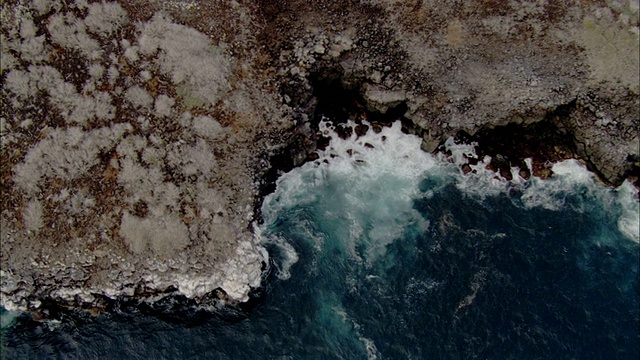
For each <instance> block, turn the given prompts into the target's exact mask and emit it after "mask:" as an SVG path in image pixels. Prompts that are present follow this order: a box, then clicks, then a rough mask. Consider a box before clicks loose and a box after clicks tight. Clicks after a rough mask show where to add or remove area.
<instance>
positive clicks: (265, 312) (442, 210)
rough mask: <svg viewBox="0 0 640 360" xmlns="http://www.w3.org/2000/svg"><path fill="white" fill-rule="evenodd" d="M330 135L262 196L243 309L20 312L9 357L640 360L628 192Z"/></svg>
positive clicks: (561, 171)
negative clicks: (266, 269)
mask: <svg viewBox="0 0 640 360" xmlns="http://www.w3.org/2000/svg"><path fill="white" fill-rule="evenodd" d="M322 126H323V129H324V131H325V132H326V134H327V135H333V138H334V140H333V141H332V143H331V146H330V147H329V148H328V149H327V150H325V151H322V152H321V153H320V159H318V160H317V161H315V162H313V163H307V164H305V165H304V166H302V167H300V168H297V169H294V170H293V171H291V172H290V173H287V174H285V175H284V176H282V177H281V178H280V179H279V181H278V187H277V190H276V192H275V193H274V194H272V195H270V196H268V197H267V198H266V199H265V202H264V205H263V209H262V212H263V217H264V224H262V225H260V227H259V228H260V231H261V234H260V236H261V237H262V239H263V242H264V244H265V246H266V247H267V248H268V250H269V254H270V256H271V259H270V262H271V268H270V273H271V276H270V277H269V279H267V280H266V281H265V284H264V285H265V287H264V289H263V291H262V292H263V295H262V297H261V298H260V299H259V302H258V304H257V305H256V307H255V308H254V309H253V310H252V311H250V312H248V313H247V314H232V316H229V314H226V315H225V316H217V315H213V316H206V317H205V316H203V317H202V319H201V321H195V322H194V321H193V316H191V317H190V321H181V320H180V316H173V317H171V318H170V319H167V318H165V317H159V316H156V315H151V314H149V312H145V311H143V310H141V309H136V308H133V309H131V308H130V309H128V310H127V311H118V312H114V313H111V314H105V315H101V316H98V317H92V316H89V315H79V316H75V317H74V316H67V317H65V318H63V319H62V321H60V322H55V323H53V322H49V323H37V322H34V321H32V320H30V319H29V318H28V316H26V315H22V316H20V317H19V318H18V319H15V320H13V321H12V325H6V326H5V324H3V334H2V343H3V349H2V355H3V357H4V358H8V359H13V358H25V359H26V358H29V359H33V358H78V359H87V358H127V359H151V358H154V359H155V358H206V359H365V358H378V359H441V358H442V359H459V358H483V359H485V358H488V359H502V358H518V359H538V358H545V359H552V358H553V359H556V358H598V359H637V358H638V357H639V355H640V338H639V327H640V312H639V310H638V309H639V307H640V303H639V302H640V300H639V298H640V282H639V277H638V265H639V246H638V240H639V239H638V231H639V230H638V216H639V213H638V211H639V210H638V200H637V198H636V196H637V195H636V191H635V189H633V188H632V186H631V185H629V184H628V183H625V184H624V185H622V186H621V187H619V188H617V189H611V188H607V187H604V186H602V185H600V184H599V183H598V182H597V181H596V180H595V179H594V178H593V176H592V175H591V174H590V173H588V172H587V170H586V169H585V168H584V167H583V166H582V165H580V164H579V163H578V162H576V161H573V160H570V161H565V162H563V163H560V164H556V165H554V166H553V171H554V173H555V175H554V176H553V177H552V178H551V179H549V180H545V181H541V180H538V179H529V180H524V179H520V178H518V177H517V176H515V177H514V178H515V180H513V181H506V180H504V179H501V178H496V175H495V174H493V173H491V172H489V171H487V170H484V169H483V163H486V161H487V159H485V161H484V162H480V164H478V165H477V166H473V168H474V170H475V173H470V174H467V175H463V174H462V172H461V171H460V168H459V165H460V164H461V163H463V162H465V159H464V157H465V154H466V155H467V156H472V155H473V151H472V149H471V147H470V146H465V145H456V144H455V143H453V142H452V141H449V142H448V143H447V147H448V149H449V151H450V152H451V153H452V156H450V157H446V156H444V155H440V156H437V157H436V156H432V155H429V154H425V153H423V152H421V151H420V150H419V145H420V142H419V139H417V138H414V137H412V136H409V135H405V134H402V132H401V131H400V125H399V124H395V125H394V126H393V127H392V128H385V129H383V132H382V133H380V134H374V133H372V132H370V133H368V134H367V135H365V136H363V137H361V138H359V139H356V138H355V135H354V136H353V138H352V139H350V140H339V139H338V138H337V137H336V136H335V134H333V133H332V131H331V128H330V127H329V126H328V125H327V124H324V123H323V124H322ZM517 173H518V172H517V169H514V174H517ZM4 319H7V317H6V316H5V318H4Z"/></svg>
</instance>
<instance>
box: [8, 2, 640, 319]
mask: <svg viewBox="0 0 640 360" xmlns="http://www.w3.org/2000/svg"><path fill="white" fill-rule="evenodd" d="M638 16H639V10H638V1H637V0H629V1H610V2H601V1H557V0H541V1H534V2H530V1H490V0H482V1H481V0H477V1H453V0H451V1H429V0H418V1H415V0H411V1H409V0H407V1H402V0H386V1H385V0H368V1H365V0H362V1H355V0H333V1H329V0H319V1H313V2H308V1H302V0H276V1H258V2H254V1H248V0H239V1H200V0H185V1H160V0H156V1H139V0H119V1H117V2H94V1H86V0H76V1H75V2H73V1H70V2H58V1H49V0H33V1H30V0H22V1H20V0H14V1H5V2H4V3H3V4H2V19H1V20H2V21H1V23H2V26H1V34H0V36H1V39H0V40H1V41H2V52H1V58H0V60H1V61H0V65H1V71H2V75H1V77H0V83H1V84H2V90H1V93H0V100H1V101H2V110H1V114H0V115H1V116H0V134H1V136H2V146H1V148H0V152H1V154H0V155H1V157H2V163H1V166H0V181H1V188H0V195H1V196H2V203H1V205H0V206H1V208H0V212H1V215H0V221H1V223H0V225H1V230H0V236H1V241H2V245H1V249H2V252H1V254H0V265H1V266H2V284H1V288H0V290H1V293H2V304H3V306H5V307H20V308H31V309H35V308H37V307H38V306H39V305H40V303H41V300H42V299H53V300H55V301H58V302H62V303H67V304H71V305H74V304H75V305H76V306H86V305H87V304H89V305H91V304H93V305H96V302H97V301H98V299H102V298H104V297H106V298H115V297H119V296H151V294H154V293H165V292H168V293H181V294H183V295H186V296H188V297H192V298H199V297H203V296H206V294H210V293H212V292H213V291H214V290H216V289H222V290H223V291H224V294H225V295H220V297H221V298H225V299H227V300H232V301H244V300H246V299H247V297H248V294H249V291H250V289H251V288H252V287H257V286H259V284H260V279H261V273H262V270H263V267H264V265H265V262H266V261H267V255H266V253H265V251H264V249H262V247H261V246H260V244H259V239H258V238H257V237H256V236H255V234H253V232H252V228H251V223H252V221H254V220H256V217H258V216H259V214H257V213H256V212H255V210H256V209H257V208H259V204H260V201H261V196H262V195H263V194H264V193H265V192H267V191H269V189H270V188H271V187H272V183H271V182H272V181H273V180H274V179H275V177H276V176H277V174H278V171H282V170H286V169H289V168H291V167H293V166H297V165H300V164H301V163H303V162H304V161H305V160H306V159H307V158H308V157H309V156H312V154H313V151H314V150H315V148H316V146H317V144H318V141H320V142H322V141H325V139H322V138H318V137H317V135H316V127H317V122H318V120H319V117H320V116H331V117H335V118H340V117H347V116H351V117H359V116H366V117H369V118H372V119H377V120H380V121H388V120H392V119H402V120H403V123H404V124H405V125H406V128H407V130H408V131H412V132H414V133H416V134H417V135H419V136H421V137H422V138H423V149H424V150H426V151H434V150H436V148H437V147H438V145H439V144H441V143H442V142H443V141H444V140H445V139H446V138H448V137H450V136H454V135H458V134H460V133H463V134H466V135H468V136H480V137H482V136H486V137H487V138H491V137H490V136H488V135H486V134H488V133H491V132H492V131H493V130H492V129H496V131H495V132H494V133H493V134H494V135H495V134H503V135H502V136H503V137H506V138H508V137H510V136H511V135H510V134H516V133H518V134H520V135H521V134H522V133H524V134H525V135H526V133H527V131H529V130H531V131H535V133H539V134H545V137H544V138H545V139H547V138H548V139H552V138H553V139H560V138H561V139H562V144H563V145H562V146H559V147H558V146H556V145H557V144H556V143H554V145H553V146H556V148H557V149H559V150H557V151H556V152H555V153H554V152H553V151H552V149H546V150H544V151H541V152H539V154H548V159H547V160H553V159H554V158H561V157H564V156H578V157H580V158H581V159H583V160H584V161H585V162H587V163H588V164H589V166H590V167H591V168H592V169H593V170H594V171H595V172H597V173H598V174H599V175H600V177H601V178H602V179H603V180H604V181H606V182H609V183H611V184H619V183H620V182H622V181H623V180H624V179H625V178H626V177H627V176H628V175H629V174H631V173H634V172H636V173H637V172H638V168H639V166H640V164H639V161H640V157H639V149H638V146H639V145H638V144H639V141H640V140H639V137H638V128H639V125H640V124H639V123H640V114H639V111H640V95H639V93H640V79H639V75H638V70H637V69H638V68H639V66H640V60H639V57H640V52H639V46H638V39H639V37H638V36H639V35H638V34H639V32H638V29H639V27H638V26H639V20H638ZM507 125H509V126H507ZM514 127H515V128H516V130H515V131H514V132H513V133H510V132H509V131H511V130H510V129H514ZM543 128H544V129H543ZM505 129H506V130H505ZM534 129H535V130H534ZM360 130H362V129H360ZM355 131H359V130H358V129H355ZM556 133H557V137H556V135H555V134H556ZM520 135H518V136H519V137H518V139H522V140H521V141H520V140H519V144H518V146H516V149H514V148H511V149H510V150H504V148H501V147H499V146H494V147H491V148H492V149H493V150H495V151H498V152H501V151H502V152H504V151H511V152H514V151H516V152H517V151H518V150H517V149H518V148H526V147H527V141H528V140H527V139H531V137H527V136H520ZM492 136H493V135H492ZM513 136H515V135H513ZM504 143H508V142H504ZM535 146H536V147H541V146H544V144H541V142H540V141H537V143H536V145H535ZM550 147H552V146H551V145H550ZM496 149H497V150H496ZM525 152H526V151H525ZM554 154H555V155H554ZM493 155H500V154H493ZM503 155H505V156H503V157H501V158H500V159H503V160H504V159H507V160H505V161H507V165H508V163H509V161H511V160H509V157H508V156H506V154H503ZM545 157H546V155H545V156H543V157H541V159H540V161H542V160H544V158H545ZM514 159H515V158H514ZM513 161H521V160H513ZM531 170H534V174H535V169H531ZM217 293H219V294H223V292H222V291H218V292H217Z"/></svg>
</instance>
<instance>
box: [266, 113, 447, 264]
mask: <svg viewBox="0 0 640 360" xmlns="http://www.w3.org/2000/svg"><path fill="white" fill-rule="evenodd" d="M347 125H348V126H355V123H353V122H349V123H348V124H347ZM320 131H321V132H323V133H324V135H325V136H330V137H331V138H332V140H331V142H330V145H329V146H328V147H327V148H326V149H325V150H321V151H318V155H319V159H318V160H316V161H314V162H310V163H307V164H305V165H303V166H302V167H300V168H298V169H295V170H293V171H291V172H289V173H287V174H285V175H283V176H282V177H281V178H280V179H279V180H278V182H277V185H278V188H277V190H276V192H275V193H274V194H272V195H269V196H267V198H266V199H265V202H264V206H263V216H264V219H265V224H266V225H268V224H270V223H271V222H273V221H275V216H276V215H277V214H280V213H282V211H283V210H286V209H292V208H294V207H300V206H304V205H305V204H309V203H312V202H318V203H320V204H321V205H320V206H321V207H323V208H325V215H326V216H325V218H326V219H330V220H335V224H336V225H337V224H341V225H340V226H341V228H342V229H339V230H338V231H344V236H343V237H342V243H341V244H340V245H341V247H342V248H343V250H344V251H346V252H347V253H348V254H349V256H350V257H351V258H352V259H353V260H354V261H356V262H358V263H364V264H367V265H371V264H372V263H373V262H375V261H376V260H377V259H379V258H380V257H382V256H384V255H385V253H386V248H387V245H389V244H390V243H391V242H393V241H394V240H395V239H397V238H399V237H400V236H402V234H403V233H404V231H405V229H406V228H407V227H408V225H410V224H416V225H419V226H421V227H423V228H425V229H426V227H427V224H428V222H426V220H425V219H423V218H422V216H421V215H420V214H419V213H418V212H417V211H416V210H414V209H413V201H414V199H415V198H416V197H417V196H419V183H420V181H421V180H422V179H423V177H424V174H425V173H426V172H427V171H429V170H430V169H433V168H434V167H436V166H437V161H436V159H435V158H434V157H433V156H431V155H429V154H427V153H425V152H423V151H421V150H420V143H421V140H420V138H418V137H416V136H410V135H406V134H403V133H402V131H401V124H400V123H399V122H396V123H394V124H393V125H392V126H391V127H385V128H383V129H382V131H381V132H380V133H378V134H376V133H375V132H373V131H369V132H368V133H367V134H365V135H363V136H360V137H358V136H357V135H356V134H355V133H354V134H352V135H351V137H350V138H349V139H346V140H344V139H341V138H339V136H338V135H337V133H336V132H335V131H334V127H333V126H332V125H331V124H330V123H328V122H321V123H320ZM317 186H322V187H323V191H322V192H318V191H313V190H312V189H313V188H315V187H317ZM320 194H322V195H320ZM390 215H392V216H390ZM330 220H327V221H330ZM283 266H284V264H283Z"/></svg>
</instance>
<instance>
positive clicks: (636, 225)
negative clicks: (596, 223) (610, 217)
mask: <svg viewBox="0 0 640 360" xmlns="http://www.w3.org/2000/svg"><path fill="white" fill-rule="evenodd" d="M616 192H617V194H616V195H617V196H616V202H617V203H618V204H619V206H620V208H621V209H622V215H621V216H620V218H619V219H618V229H620V232H622V233H623V234H624V235H625V236H626V237H628V238H629V239H631V240H633V241H635V242H636V243H640V202H639V201H638V190H637V189H636V188H635V187H634V186H633V185H632V184H631V183H630V182H629V181H626V180H625V182H624V183H622V185H620V186H619V187H618V188H617V189H616Z"/></svg>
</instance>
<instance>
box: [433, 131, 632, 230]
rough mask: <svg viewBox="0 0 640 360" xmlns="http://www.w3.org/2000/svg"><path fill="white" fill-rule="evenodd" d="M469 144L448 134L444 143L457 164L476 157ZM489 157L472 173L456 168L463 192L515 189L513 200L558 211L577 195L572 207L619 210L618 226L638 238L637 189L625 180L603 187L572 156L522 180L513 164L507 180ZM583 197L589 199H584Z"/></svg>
mask: <svg viewBox="0 0 640 360" xmlns="http://www.w3.org/2000/svg"><path fill="white" fill-rule="evenodd" d="M472 145H473V144H472ZM472 145H466V144H456V143H455V142H454V141H453V139H452V138H450V139H448V140H447V141H446V143H445V146H446V148H447V150H449V151H451V153H452V156H451V158H452V159H453V162H454V164H455V165H457V166H460V165H463V164H465V163H467V161H468V160H467V158H474V157H476V154H475V152H474V150H473V146H472ZM439 158H440V159H441V160H443V161H444V160H445V159H446V158H445V157H444V156H443V155H439ZM490 161H491V159H490V158H489V157H485V158H484V159H482V160H481V161H480V162H479V163H478V164H476V165H471V168H472V170H475V172H473V173H468V174H466V175H463V174H462V172H461V171H458V172H456V180H457V181H456V186H457V187H458V188H459V189H460V190H462V191H464V193H465V194H467V195H471V196H477V197H479V198H481V199H483V198H485V197H487V196H495V195H498V194H501V193H506V192H508V191H510V190H518V191H521V192H522V195H521V196H520V197H519V199H514V204H516V205H522V206H525V207H527V208H534V207H541V208H544V209H547V210H553V211H559V210H561V209H562V208H563V207H564V206H566V205H567V198H568V197H570V196H580V197H582V198H583V201H573V202H571V204H570V206H571V207H572V209H573V210H575V211H579V212H583V211H586V210H593V209H592V208H593V207H595V206H598V207H600V208H602V209H603V210H604V211H619V210H621V215H620V217H619V219H618V229H619V230H620V232H621V233H622V234H624V235H625V236H626V237H627V238H629V239H631V240H632V241H635V242H640V239H639V238H640V235H639V232H640V230H639V229H640V224H639V220H638V218H639V216H640V213H639V209H638V206H639V202H638V199H637V192H638V191H637V190H636V189H635V188H634V187H633V185H631V184H630V183H629V182H628V181H625V182H624V183H623V184H622V185H621V186H619V187H618V188H617V189H612V188H609V187H606V186H604V185H602V184H601V183H600V182H598V181H597V179H596V177H595V175H594V174H593V173H592V172H590V171H589V170H588V169H587V168H586V166H585V165H583V164H581V163H580V162H579V161H577V160H575V159H569V160H564V161H561V162H558V163H555V164H552V165H551V170H552V172H553V175H552V176H551V177H550V178H548V179H544V180H542V179H540V178H537V177H531V178H530V179H529V180H526V181H525V180H524V179H523V178H521V177H520V176H519V175H518V173H519V169H518V168H513V169H512V171H511V172H512V174H513V180H507V179H505V178H504V177H502V176H500V175H499V174H496V173H495V172H493V171H491V170H489V169H487V168H486V166H487V165H488V164H489V162H490ZM443 163H444V162H443ZM525 164H526V165H527V166H528V168H529V169H531V168H532V161H531V159H525ZM587 199H589V200H593V201H586V200H587Z"/></svg>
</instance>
